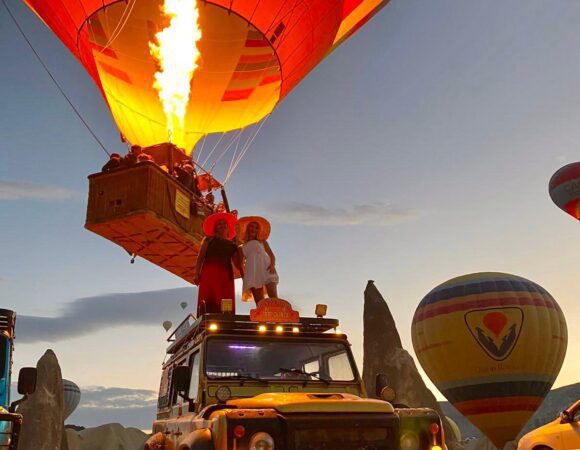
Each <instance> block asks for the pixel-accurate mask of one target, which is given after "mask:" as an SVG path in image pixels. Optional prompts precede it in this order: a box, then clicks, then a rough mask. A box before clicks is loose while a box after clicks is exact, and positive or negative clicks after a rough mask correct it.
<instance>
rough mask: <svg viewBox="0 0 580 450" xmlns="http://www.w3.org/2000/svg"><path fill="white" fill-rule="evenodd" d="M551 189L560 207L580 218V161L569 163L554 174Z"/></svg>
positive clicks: (553, 199)
mask: <svg viewBox="0 0 580 450" xmlns="http://www.w3.org/2000/svg"><path fill="white" fill-rule="evenodd" d="M549 190H550V197H551V198H552V201H553V202H554V203H555V204H556V206H558V208H560V209H561V210H563V211H565V212H567V213H568V214H570V215H571V216H572V217H574V218H575V219H578V220H580V162H575V163H571V164H568V165H566V166H564V167H562V168H561V169H559V170H558V171H557V172H556V173H555V174H554V175H552V178H551V179H550V185H549Z"/></svg>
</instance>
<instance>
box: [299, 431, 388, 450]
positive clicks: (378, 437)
mask: <svg viewBox="0 0 580 450" xmlns="http://www.w3.org/2000/svg"><path fill="white" fill-rule="evenodd" d="M387 436H388V432H387V429H386V428H378V427H372V428H355V429H338V428H312V429H306V430H297V431H296V432H295V433H294V449H295V450H331V449H333V450H336V449H342V450H388V449H389V445H388V440H387Z"/></svg>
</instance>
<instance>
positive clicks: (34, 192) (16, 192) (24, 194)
mask: <svg viewBox="0 0 580 450" xmlns="http://www.w3.org/2000/svg"><path fill="white" fill-rule="evenodd" d="M75 196H77V193H76V192H73V191H70V190H68V189H64V188H61V187H57V186H49V185H44V184H36V183H30V182H28V181H2V180H0V200H45V201H57V200H68V199H70V198H73V197H75Z"/></svg>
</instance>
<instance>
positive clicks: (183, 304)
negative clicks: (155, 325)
mask: <svg viewBox="0 0 580 450" xmlns="http://www.w3.org/2000/svg"><path fill="white" fill-rule="evenodd" d="M179 306H181V309H185V308H187V302H181V303H180V304H179Z"/></svg>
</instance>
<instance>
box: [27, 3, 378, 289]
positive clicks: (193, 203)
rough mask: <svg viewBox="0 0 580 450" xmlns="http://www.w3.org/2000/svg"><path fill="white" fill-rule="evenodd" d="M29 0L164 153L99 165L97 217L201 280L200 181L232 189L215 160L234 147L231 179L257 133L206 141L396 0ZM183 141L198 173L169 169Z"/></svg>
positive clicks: (259, 112)
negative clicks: (188, 179) (189, 178)
mask: <svg viewBox="0 0 580 450" xmlns="http://www.w3.org/2000/svg"><path fill="white" fill-rule="evenodd" d="M24 1H25V2H26V3H27V4H28V6H29V7H30V8H31V9H32V10H33V11H34V12H35V13H36V14H37V15H38V16H39V17H40V18H41V19H42V20H43V21H44V22H45V23H46V25H47V26H48V27H49V28H50V29H51V30H52V31H53V32H54V33H55V34H56V35H57V36H58V37H59V38H60V39H61V41H62V42H63V43H64V45H66V47H67V48H68V49H69V50H70V51H71V52H72V53H73V54H74V55H75V56H76V57H77V58H78V59H79V61H80V62H81V64H82V65H83V66H84V67H85V69H86V70H87V72H88V73H89V74H90V76H91V77H92V78H93V80H94V81H95V83H96V85H97V87H98V88H99V89H100V91H101V93H102V95H103V97H104V99H105V101H106V103H107V105H108V107H109V109H110V110H111V113H112V115H113V118H114V120H115V122H116V124H117V126H118V128H119V130H120V132H121V134H122V136H123V137H124V139H125V140H126V141H128V142H129V143H131V144H133V145H136V146H141V147H147V149H146V152H147V153H148V154H149V155H150V156H151V157H152V158H153V160H154V161H155V163H156V165H155V164H153V165H150V166H146V165H145V166H144V165H141V167H135V168H131V169H128V170H125V171H116V172H115V173H104V174H95V175H91V176H90V177H89V180H90V182H89V206H88V211H87V221H86V227H87V228H88V229H90V230H91V231H93V232H95V233H97V234H99V235H101V236H103V237H105V238H107V239H109V240H111V241H113V242H115V243H116V244H118V245H120V246H122V247H123V248H124V249H125V250H126V251H127V252H128V253H129V254H131V255H133V257H134V256H135V255H139V256H142V257H143V258H145V259H147V260H149V261H150V262H152V263H154V264H157V265H159V266H160V267H163V268H165V269H166V270H168V271H170V272H172V273H174V274H176V275H178V276H180V277H182V278H184V279H185V280H188V281H192V280H193V268H194V266H195V259H196V257H197V253H198V251H199V244H200V241H201V239H202V236H203V234H202V230H201V223H202V222H203V220H204V218H205V217H206V216H207V215H208V214H210V213H211V212H212V211H213V208H212V205H211V204H212V203H213V200H212V201H207V197H206V198H203V197H202V196H201V195H200V191H201V192H202V193H203V191H211V190H214V189H216V188H218V189H219V188H222V185H221V184H220V183H219V182H217V181H216V180H215V178H214V174H213V166H214V165H215V163H217V161H219V159H221V156H222V155H223V154H224V153H225V152H226V151H227V150H228V148H235V152H234V155H235V158H237V159H235V160H234V159H232V163H231V164H230V167H229V169H228V172H227V175H226V180H225V181H227V178H229V176H230V175H231V173H232V172H233V170H234V169H235V167H236V166H237V163H238V162H239V158H241V156H243V154H244V153H245V151H246V150H247V144H248V143H251V139H247V140H246V144H244V145H242V146H241V147H240V148H239V151H238V145H237V144H239V141H238V142H237V144H236V145H235V146H233V147H232V144H233V143H234V142H235V141H234V140H231V141H230V142H229V144H227V145H224V146H223V148H222V147H219V149H218V151H217V152H214V150H215V149H216V146H218V144H219V143H220V142H221V138H222V137H223V135H221V137H219V139H217V138H216V140H217V143H216V144H215V145H214V146H213V148H212V149H211V151H210V150H207V153H208V155H204V157H203V158H202V156H200V155H201V153H202V150H203V147H204V145H199V147H200V149H199V151H195V150H194V147H195V145H196V143H197V142H198V141H200V139H201V138H204V137H205V136H208V135H210V136H213V135H214V133H228V132H231V131H234V130H239V131H235V132H234V133H232V134H233V135H234V139H235V136H237V137H238V138H239V137H240V136H241V135H242V134H243V130H244V129H245V128H246V127H249V126H251V125H253V124H256V123H258V122H260V121H261V120H262V119H263V118H264V117H266V116H267V115H268V114H269V113H270V112H271V111H272V110H273V108H274V107H275V106H276V105H277V104H278V103H279V102H280V101H281V100H282V99H283V98H284V97H286V95H288V93H289V92H290V91H291V90H292V89H293V88H294V87H295V86H296V85H297V84H298V83H299V82H300V81H301V80H302V79H303V78H304V77H305V76H306V75H307V74H308V72H309V71H310V70H312V69H313V68H314V67H315V66H316V65H317V64H318V63H319V62H320V61H321V60H322V59H323V58H324V57H325V56H327V55H328V54H329V53H330V52H332V51H333V50H334V49H335V48H336V47H338V46H339V45H340V44H341V43H342V42H344V41H345V40H346V39H347V38H348V37H349V36H351V35H352V34H353V33H354V32H355V31H357V30H358V29H359V28H360V27H362V26H363V25H364V24H365V23H366V22H367V21H368V20H369V19H370V18H371V17H373V15H374V14H375V13H376V12H377V11H379V10H380V9H381V8H382V7H383V6H385V5H386V4H387V3H388V1H389V0H203V1H202V0H148V1H141V0H139V1H138V0H123V1H121V0H51V1H46V0H24ZM262 123H263V122H262ZM254 128H257V127H254ZM258 130H259V128H258ZM230 136H231V134H230ZM250 136H255V135H252V133H251V132H250ZM226 140H227V139H226ZM226 140H224V142H225V141H226ZM209 141H210V142H211V139H209ZM206 142H207V139H204V140H203V144H205V143H206ZM168 143H171V145H169V144H168ZM174 144H175V145H174ZM222 145H223V144H222ZM182 150H183V151H184V152H186V153H187V154H192V155H193V161H194V162H196V163H197V166H196V168H197V169H198V174H197V176H196V181H197V184H192V185H191V186H189V185H187V184H186V183H178V182H176V181H175V179H173V178H172V177H170V176H169V175H168V172H171V170H172V169H173V167H174V165H175V163H176V162H180V161H183V160H184V158H186V157H185V155H184V154H183V152H182ZM192 152H193V153H192ZM212 154H213V155H214V158H215V160H214V164H212V163H211V161H210V162H209V163H208V162H207V161H208V158H209V156H210V155H212ZM199 166H202V167H201V169H200V168H199ZM162 169H164V170H162ZM121 172H122V173H121ZM225 181H224V182H225ZM184 186H189V187H188V188H187V189H185V188H184ZM195 186H197V189H195ZM222 196H223V198H224V207H225V209H228V204H227V199H226V198H225V195H224V192H223V189H222ZM218 206H219V205H218ZM133 259H134V258H133ZM133 259H132V261H133Z"/></svg>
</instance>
